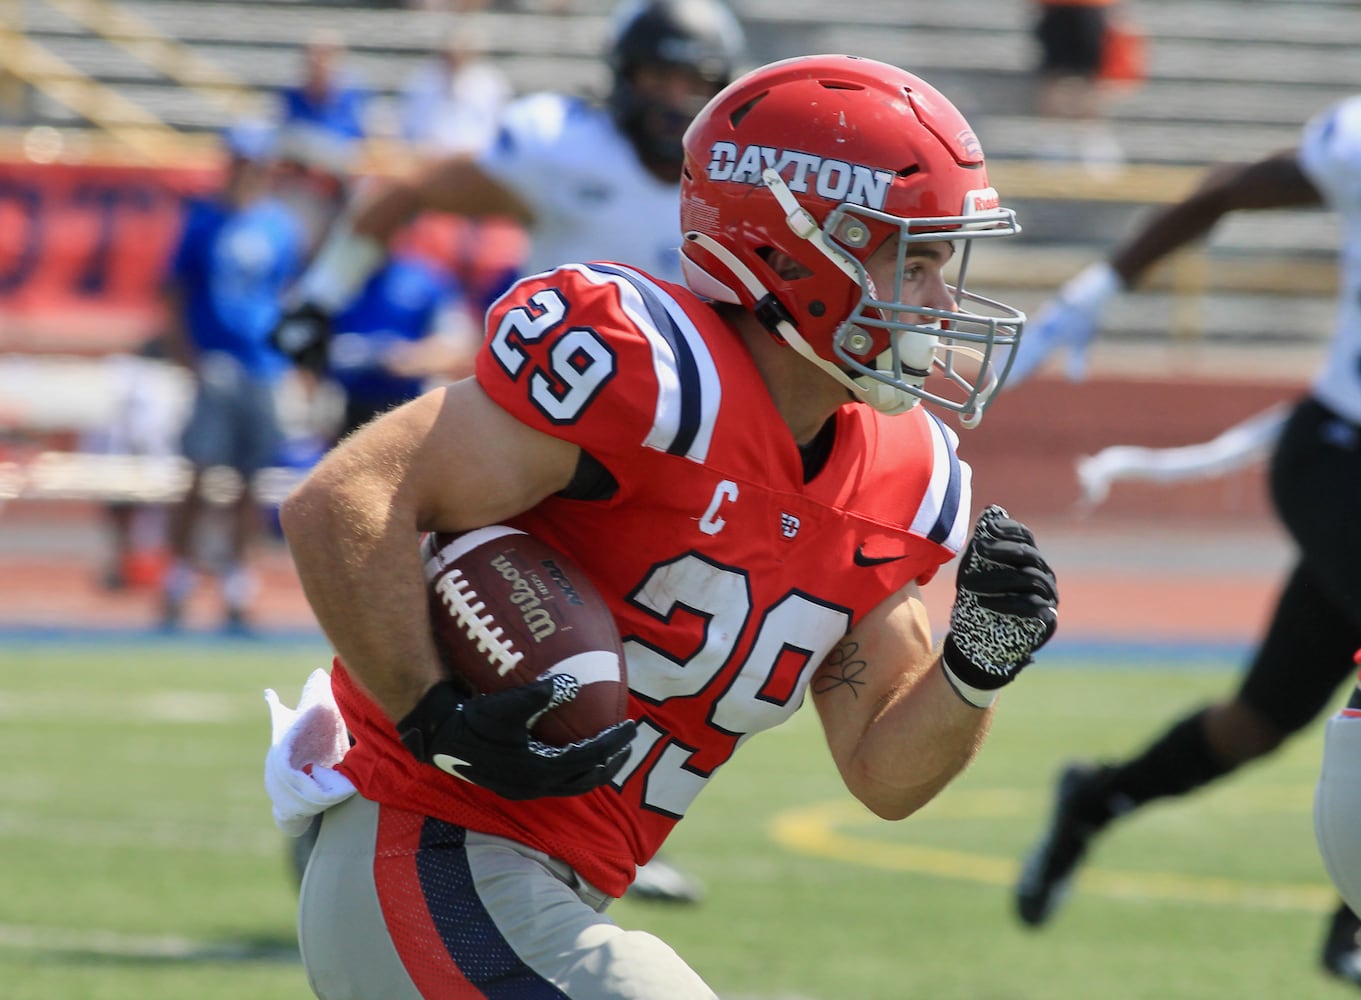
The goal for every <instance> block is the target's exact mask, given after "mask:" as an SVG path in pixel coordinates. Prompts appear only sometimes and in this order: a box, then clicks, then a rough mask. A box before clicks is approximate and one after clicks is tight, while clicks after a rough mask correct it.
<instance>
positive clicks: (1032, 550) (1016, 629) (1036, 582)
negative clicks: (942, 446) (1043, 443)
mask: <svg viewBox="0 0 1361 1000" xmlns="http://www.w3.org/2000/svg"><path fill="white" fill-rule="evenodd" d="M955 590H956V592H957V593H956V595H955V606H954V608H953V609H952V610H951V612H950V631H949V632H948V633H946V636H945V647H944V650H943V651H942V652H941V658H940V662H941V667H942V668H943V669H944V670H945V676H946V677H947V678H948V679H949V681H950V683H951V684H952V685H954V688H955V691H956V692H958V694H959V696H960V697H961V698H963V699H964V700H965V701H967V702H969V703H970V704H971V705H976V706H977V707H979V708H987V707H988V706H989V705H991V704H992V701H993V699H994V698H995V697H996V696H997V690H998V689H999V688H1001V687H1002V686H1003V685H1005V684H1009V683H1010V682H1011V681H1012V680H1013V679H1014V678H1015V677H1016V675H1017V674H1018V673H1020V672H1021V669H1022V668H1023V667H1024V666H1025V665H1026V664H1027V663H1029V662H1030V660H1031V654H1033V653H1034V652H1035V650H1037V649H1039V648H1040V647H1041V646H1043V645H1044V644H1045V643H1046V642H1048V641H1049V637H1050V636H1052V635H1053V634H1054V629H1055V628H1057V627H1058V603H1059V594H1058V582H1057V581H1056V580H1055V578H1054V571H1053V570H1052V569H1050V568H1049V564H1048V563H1047V562H1045V561H1044V557H1043V556H1042V555H1040V550H1039V549H1037V548H1036V547H1035V537H1034V536H1033V535H1032V534H1031V533H1030V529H1029V528H1027V527H1026V526H1025V525H1024V524H1022V523H1021V522H1020V521H1016V520H1013V519H1012V518H1011V517H1010V516H1009V515H1008V514H1007V512H1006V511H1005V510H1003V509H1002V508H1001V507H998V506H997V505H996V504H994V505H992V506H991V507H989V508H988V509H987V510H985V511H983V513H981V514H980V515H978V522H977V524H975V525H974V533H973V538H972V539H970V540H969V545H968V547H967V548H966V549H965V550H964V554H963V555H962V556H961V557H960V560H959V572H958V574H957V575H956V577H955Z"/></svg>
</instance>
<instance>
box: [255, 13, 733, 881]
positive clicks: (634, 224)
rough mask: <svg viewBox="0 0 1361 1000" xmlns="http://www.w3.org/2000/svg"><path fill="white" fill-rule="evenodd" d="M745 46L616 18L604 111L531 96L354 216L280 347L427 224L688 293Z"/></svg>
mask: <svg viewBox="0 0 1361 1000" xmlns="http://www.w3.org/2000/svg"><path fill="white" fill-rule="evenodd" d="M745 46H746V40H745V37H744V35H743V32H742V28H741V26H740V24H739V23H738V21H737V19H736V18H735V17H734V15H733V14H732V12H731V11H730V10H729V9H728V8H727V7H726V6H724V5H723V4H722V3H721V2H719V0H651V2H646V3H630V4H628V5H626V6H624V7H622V8H621V9H620V11H619V12H618V13H617V15H616V17H615V22H614V25H613V27H612V33H611V37H610V40H609V44H608V50H607V60H608V62H609V66H610V70H611V73H612V77H613V83H612V86H611V89H610V93H609V95H608V98H607V100H606V101H604V102H602V103H594V102H591V101H589V100H586V99H585V98H582V97H577V96H570V95H566V94H560V93H539V94H532V95H529V96H526V97H524V98H521V99H520V100H518V101H515V102H514V103H512V104H511V105H510V107H509V108H508V109H507V111H506V113H505V117H504V119H503V121H502V123H501V128H500V131H499V134H498V137H497V139H496V141H495V142H494V143H493V144H492V145H491V146H490V147H489V148H488V149H486V150H484V151H482V152H480V153H477V154H461V155H453V156H450V157H447V158H443V159H439V160H436V161H434V162H432V163H430V164H428V165H427V166H425V167H424V168H423V169H422V170H420V171H419V172H418V173H416V174H415V176H414V177H412V178H410V179H407V180H404V181H401V182H397V183H393V184H390V185H388V186H386V187H384V188H382V189H380V190H378V191H376V192H375V194H374V195H372V196H370V197H368V198H367V199H365V200H363V201H362V202H361V203H360V204H358V205H356V206H354V210H353V212H352V213H351V215H350V217H349V219H348V220H347V222H346V223H345V224H344V225H341V226H338V227H337V228H336V229H334V230H333V231H332V233H331V236H330V238H329V239H328V240H327V242H326V245H325V246H324V247H323V248H322V250H321V252H320V253H319V254H318V257H317V260H316V261H315V262H314V264H313V265H312V266H311V267H309V268H308V271H307V274H306V275H305V276H304V277H303V279H302V280H301V281H300V282H299V284H298V287H297V289H296V291H295V294H294V295H293V296H292V297H291V299H292V304H291V307H290V309H289V310H288V314H287V316H286V317H285V320H284V322H283V323H282V324H281V326H280V328H279V330H278V331H277V332H276V338H277V342H278V344H279V346H280V347H281V349H283V350H284V351H285V352H286V353H288V354H289V355H290V356H292V357H294V358H295V359H298V360H299V361H300V362H302V363H304V364H306V363H309V359H310V360H311V363H316V359H317V358H318V357H319V356H323V355H324V352H325V347H324V345H325V343H326V341H327V340H328V339H329V338H330V337H331V335H332V331H333V329H334V327H333V317H334V316H335V315H336V314H337V313H338V312H339V311H340V310H341V309H342V308H344V306H345V304H346V303H348V302H350V301H351V300H352V299H353V298H354V296H355V295H356V294H357V291H358V289H359V288H360V287H361V286H362V285H363V283H364V281H365V280H367V278H368V275H369V274H370V273H372V271H373V269H374V268H375V267H377V266H378V264H379V262H380V261H381V260H382V259H383V257H384V256H385V254H386V246H387V244H388V242H389V241H390V240H391V239H392V238H393V236H394V235H395V234H396V233H397V232H398V230H399V229H401V227H402V226H404V225H405V224H406V223H407V222H409V221H410V220H411V219H412V218H414V217H415V216H416V215H417V214H418V213H419V212H421V211H427V210H437V211H444V212H451V213H455V214H457V215H461V216H465V217H474V218H477V217H481V218H485V217H491V216H505V217H510V218H514V219H518V220H519V221H520V222H522V223H523V224H524V225H525V226H526V227H527V228H528V230H529V233H530V237H531V239H530V249H529V253H528V258H527V259H526V261H525V264H524V272H525V273H528V274H533V273H538V272H539V271H543V270H547V269H550V268H553V267H556V266H558V265H560V264H563V263H565V262H572V261H592V260H611V261H619V262H622V263H627V264H633V265H636V266H639V267H642V268H644V269H646V270H647V271H649V272H650V273H652V274H654V275H656V276H657V277H659V278H662V279H664V280H667V281H679V280H680V279H681V274H680V253H679V247H680V242H681V233H680V225H679V220H678V219H677V215H676V205H677V202H678V200H679V197H680V172H681V164H682V161H683V159H684V150H683V147H682V144H681V139H682V136H683V135H684V133H685V129H686V127H687V126H688V125H689V124H690V121H691V120H692V119H693V117H694V116H695V114H697V113H698V112H699V110H700V109H701V108H702V107H703V106H704V104H705V102H706V101H708V100H709V99H710V98H711V97H713V96H714V95H715V94H717V93H718V91H719V90H721V89H722V88H723V87H724V86H725V85H726V84H727V83H728V82H729V81H730V80H731V79H732V77H733V76H734V74H735V71H736V70H737V69H738V68H739V64H740V63H741V61H742V60H743V59H744V58H745V55H744V53H745ZM630 891H631V893H632V894H633V895H634V896H635V897H641V898H651V899H661V900H677V901H689V900H693V899H695V898H697V896H698V892H699V890H698V887H697V886H696V885H695V884H694V883H693V882H692V881H691V880H689V879H688V878H686V877H685V876H684V875H682V873H680V872H679V871H677V870H676V869H674V868H672V867H671V866H670V865H667V864H666V863H665V862H662V861H658V860H654V861H653V862H652V863H651V864H649V865H647V866H645V867H644V868H643V869H642V870H641V871H640V873H639V877H638V879H637V880H636V881H635V882H634V884H633V887H632V889H631V890H630Z"/></svg>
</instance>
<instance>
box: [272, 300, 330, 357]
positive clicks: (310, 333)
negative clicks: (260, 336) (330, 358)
mask: <svg viewBox="0 0 1361 1000" xmlns="http://www.w3.org/2000/svg"><path fill="white" fill-rule="evenodd" d="M332 332H333V331H332V329H331V317H330V315H329V314H328V313H326V312H325V311H324V310H323V309H322V308H321V307H320V306H317V305H315V304H313V303H311V302H304V303H302V304H301V305H297V306H293V307H291V308H290V309H288V310H287V311H286V312H285V313H284V315H283V318H282V319H280V320H279V323H278V325H277V326H275V327H274V330H273V331H272V332H271V333H270V335H269V339H270V342H271V343H272V344H273V345H274V346H275V348H276V349H278V351H279V353H280V354H283V355H284V356H285V357H287V358H288V359H289V360H290V361H292V362H293V363H294V364H295V365H297V366H298V367H299V368H305V369H307V370H308V371H313V372H322V371H325V370H326V364H327V349H328V348H329V346H330V343H331V334H332Z"/></svg>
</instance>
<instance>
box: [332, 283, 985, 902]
mask: <svg viewBox="0 0 1361 1000" xmlns="http://www.w3.org/2000/svg"><path fill="white" fill-rule="evenodd" d="M488 330H489V332H490V335H489V337H488V339H487V342H486V344H485V345H484V346H483V348H482V351H481V354H480V355H479V357H478V362H477V379H478V380H479V382H480V383H481V385H482V387H483V388H484V389H485V390H486V391H487V393H489V394H490V395H491V397H492V398H493V399H494V400H496V402H497V403H499V404H500V405H501V406H503V407H505V408H506V410H508V411H509V412H511V413H513V414H514V415H515V416H516V417H517V418H519V419H520V420H522V421H524V422H525V423H526V424H528V425H530V426H532V427H535V428H537V429H539V430H542V431H544V432H546V433H548V434H552V435H555V436H557V437H561V438H564V439H566V440H569V441H572V442H574V443H576V444H578V445H580V446H581V447H582V448H583V449H584V450H585V451H587V452H589V453H590V454H591V455H592V456H593V457H594V458H595V459H596V460H597V461H598V462H599V463H600V464H601V465H602V466H603V467H604V468H605V469H606V470H607V471H608V472H609V473H610V475H611V476H612V477H613V479H614V481H615V483H616V484H617V487H616V489H615V490H614V492H613V493H612V494H611V495H610V496H608V497H607V498H604V499H593V500H569V499H564V498H562V497H552V498H549V499H548V500H546V501H544V502H543V503H541V504H540V505H539V506H537V507H535V508H534V509H533V510H530V511H527V512H526V513H525V514H523V515H521V516H520V517H518V518H515V519H514V520H513V521H512V522H511V523H513V524H514V525H515V526H516V527H518V528H522V529H524V530H525V531H528V532H530V533H531V534H534V535H536V536H538V537H539V538H541V539H543V540H544V541H546V542H548V543H550V544H552V545H555V546H557V547H559V548H561V549H562V550H563V551H564V552H566V553H568V554H570V555H571V556H572V557H573V558H574V559H575V560H576V561H577V562H578V563H579V564H580V565H581V567H582V569H583V570H584V571H585V572H586V573H588V574H589V575H590V577H591V579H592V580H593V582H594V583H595V584H596V585H597V587H599V589H600V591H601V592H602V593H603V594H604V595H605V596H606V598H607V599H608V600H609V601H610V603H611V606H612V609H613V611H614V615H615V618H616V620H617V622H618V625H619V632H620V635H621V636H622V637H623V640H624V648H625V651H626V654H627V661H628V680H629V688H630V690H631V692H632V694H631V697H630V714H631V716H632V717H633V718H634V719H636V720H637V722H638V736H637V738H636V740H635V741H634V744H633V748H632V752H631V754H630V757H629V760H628V762H627V764H626V765H625V767H624V769H623V770H622V771H621V772H620V773H619V775H618V777H617V778H616V779H615V780H614V782H613V784H612V785H610V786H606V787H604V788H601V789H597V790H595V791H593V792H590V793H588V794H586V795H583V796H579V797H576V798H569V799H543V800H536V801H530V802H510V801H506V800H504V799H502V798H500V797H499V796H496V795H494V794H492V793H491V792H488V791H485V790H484V789H482V788H479V787H477V786H474V785H471V784H469V783H467V782H464V781H460V780H458V779H454V778H450V777H448V776H446V775H441V774H439V773H438V772H436V771H435V770H434V769H433V768H430V767H428V766H426V765H422V764H418V763H417V762H416V761H415V760H414V759H412V757H411V756H410V755H409V754H408V753H407V752H406V750H405V749H404V748H403V747H402V746H401V744H400V743H398V741H397V737H396V733H395V731H394V728H393V726H392V724H391V723H390V722H388V721H387V719H386V718H385V717H384V716H383V714H382V713H381V712H380V711H379V710H378V709H377V708H376V706H374V705H373V704H372V702H371V701H369V699H368V698H367V697H365V696H364V694H363V693H362V691H361V690H360V689H359V688H358V687H357V686H356V685H355V683H354V682H353V680H352V679H351V678H350V677H349V676H348V675H347V674H346V673H345V672H344V670H343V668H337V669H336V671H335V689H336V694H337V698H338V700H339V703H340V706H341V708H342V710H343V712H344V714H345V718H346V721H347V722H348V724H349V726H350V729H351V734H352V735H353V736H354V738H355V739H356V741H357V742H356V744H355V746H354V748H353V749H352V750H351V752H350V753H349V755H348V756H347V757H346V758H345V761H344V763H343V765H342V767H341V770H342V771H344V773H345V774H347V775H348V776H349V777H350V778H351V779H352V780H353V781H354V782H355V784H356V785H357V786H358V788H359V790H360V791H361V792H362V793H363V794H364V795H365V796H367V797H368V798H371V799H376V800H378V801H380V802H385V803H388V804H391V805H395V806H399V807H402V808H405V809H410V810H414V811H418V812H423V813H425V814H428V815H432V816H437V817H439V818H441V819H445V820H448V821H450V822H454V823H458V824H460V825H463V826H467V827H469V828H472V829H476V830H481V831H484V832H487V833H493V834H499V835H502V836H507V837H513V838H515V839H517V840H520V841H522V842H524V843H527V844H529V845H531V846H533V847H535V848H537V849H539V850H542V851H544V852H546V853H548V854H550V855H553V856H555V857H558V858H561V859H563V860H565V861H566V862H568V863H569V864H571V865H572V866H573V867H574V868H575V869H576V870H577V871H578V872H580V873H581V875H582V876H583V877H584V878H586V879H588V880H589V881H590V882H591V883H593V884H594V885H596V886H597V887H598V888H600V889H602V890H604V891H605V892H608V893H611V894H613V895H621V894H622V893H623V891H624V890H625V888H626V887H627V886H628V883H629V881H630V880H631V879H632V877H633V871H634V865H635V863H639V862H643V861H646V860H647V859H648V858H650V857H651V856H652V855H653V853H654V852H655V851H656V850H657V848H658V847H659V846H660V845H661V843H662V841H663V840H664V839H665V837H666V835H667V833H668V832H669V831H670V830H671V828H672V826H673V825H674V824H675V823H676V821H677V820H678V819H680V817H681V816H683V815H684V814H685V811H686V809H687V808H688V807H689V805H690V803H691V801H693V799H694V797H695V796H696V795H697V794H698V793H699V791H700V789H702V788H703V787H704V784H705V783H706V782H707V781H708V780H709V778H710V776H712V775H713V773H714V772H715V771H716V770H717V769H718V768H719V767H720V766H721V765H722V764H723V763H724V762H725V761H727V760H728V758H729V757H730V756H732V753H733V751H734V750H735V749H736V748H737V747H738V745H739V744H740V743H742V742H743V740H745V739H746V737H747V736H749V735H750V734H752V733H755V732H758V731H760V730H763V729H768V728H770V727H771V726H774V725H777V724H779V723H780V722H783V721H784V720H785V719H787V718H788V717H789V716H790V715H791V714H792V713H793V712H794V710H795V709H797V708H798V707H799V705H800V704H801V703H802V702H803V698H804V691H805V688H806V687H807V685H808V681H809V678H810V676H811V675H812V673H813V671H814V670H815V669H816V667H817V666H818V664H819V663H820V662H821V661H822V659H823V658H824V657H825V656H826V655H827V653H828V652H830V651H831V649H832V647H833V646H834V645H835V644H836V643H837V642H838V641H839V640H840V639H841V638H842V637H843V636H844V635H845V634H846V632H847V631H848V630H849V629H850V628H851V626H852V625H853V624H854V623H855V622H857V621H859V620H860V618H861V617H862V616H863V615H864V614H865V613H866V612H868V611H869V610H870V609H872V608H874V607H875V606H876V605H878V604H879V603H880V602H882V601H883V600H884V599H885V598H886V597H888V596H889V595H890V594H892V593H893V592H895V591H897V590H899V589H900V588H902V587H903V586H904V585H906V584H907V583H908V582H909V581H913V580H916V581H918V582H922V583H925V582H926V581H927V580H929V579H930V578H931V577H932V576H933V575H934V574H935V572H936V570H937V569H938V568H939V567H940V565H941V564H942V563H944V562H946V561H948V560H949V559H950V558H951V557H952V556H954V555H955V554H956V553H957V552H958V551H959V548H960V546H961V545H962V544H963V542H964V539H965V535H966V533H967V530H968V518H969V505H970V492H969V488H970V482H969V469H968V466H967V465H965V464H964V463H963V462H961V461H960V460H959V458H958V457H957V456H956V454H955V443H956V441H955V436H954V434H953V432H952V431H951V430H950V429H949V428H947V427H946V426H945V425H944V424H943V423H941V422H940V421H939V420H938V419H937V418H936V417H935V416H934V415H932V414H931V413H929V412H928V411H927V410H925V409H924V408H923V407H920V406H918V407H916V408H914V409H913V410H910V411H909V412H907V413H906V414H903V415H901V416H896V417H891V418H890V417H884V416H882V415H880V414H878V413H876V412H874V411H873V410H872V409H871V408H869V407H867V406H864V405H861V404H847V405H846V406H843V407H842V408H841V409H840V410H839V411H838V412H837V413H836V416H835V420H836V428H835V440H834V443H833V444H832V447H831V451H830V454H829V455H828V457H827V460H826V463H825V464H824V466H823V467H822V469H821V470H820V471H819V472H818V474H817V475H816V476H815V477H814V478H813V479H812V481H811V482H807V483H805V482H804V479H803V466H802V461H801V459H800V455H799V451H798V448H797V446H796V444H795V442H794V439H793V437H792V435H791V434H790V432H789V429H788V427H787V426H786V425H785V423H784V421H783V420H782V419H781V417H780V415H779V413H778V412H777V411H776V409H775V406H774V403H773V402H772V400H771V399H770V396H769V395H768V393H767V392H766V389H765V386H764V384H763V383H762V381H761V378H760V376H759V375H758V373H757V371H756V368H755V366H754V364H753V362H752V359H751V356H750V354H749V353H748V352H747V350H746V348H745V346H744V345H743V343H742V341H741V339H740V338H739V337H738V336H737V335H736V334H735V333H734V332H733V331H732V330H731V329H730V328H729V327H728V326H727V325H726V324H725V323H724V322H723V321H722V320H721V319H720V318H719V317H718V315H717V313H715V311H714V310H713V309H712V307H711V306H709V305H708V304H706V303H705V302H704V301H703V300H702V299H700V298H698V297H696V296H695V295H693V294H692V293H690V292H689V291H687V290H686V289H684V288H682V287H680V286H677V285H670V284H665V283H661V282H658V281H656V280H654V279H652V278H650V277H648V276H647V275H645V274H643V273H642V272H639V271H636V270H633V269H630V268H627V267H624V266H621V265H616V264H591V265H571V266H568V267H564V268H561V269H559V270H556V271H551V272H547V273H544V274H540V275H535V276H533V277H530V278H527V279H525V280H524V281H522V282H520V283H519V284H518V285H516V286H515V287H514V288H512V289H511V290H510V291H509V292H508V293H506V295H505V296H503V297H502V298H501V299H500V300H499V301H498V302H497V303H496V304H495V305H494V306H493V307H492V309H491V310H490V312H489V314H488ZM469 430H470V432H475V431H474V429H472V428H470V429H469ZM459 474H461V475H466V474H467V472H466V470H464V471H461V472H460V473H459Z"/></svg>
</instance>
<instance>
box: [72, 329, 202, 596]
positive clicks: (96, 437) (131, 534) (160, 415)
mask: <svg viewBox="0 0 1361 1000" xmlns="http://www.w3.org/2000/svg"><path fill="white" fill-rule="evenodd" d="M104 364H105V366H106V368H107V371H108V380H109V384H110V389H111V392H112V395H113V399H114V403H113V410H112V412H111V413H110V414H109V416H108V420H107V421H105V422H104V423H102V424H101V425H100V426H99V428H98V429H97V430H94V431H92V432H90V433H88V434H86V435H84V436H83V438H82V440H81V450H82V451H86V452H92V453H94V454H98V455H117V456H128V457H133V458H137V459H168V458H170V457H172V456H174V455H175V454H176V453H177V442H176V440H175V439H176V429H177V428H178V426H179V423H180V421H181V414H180V408H179V405H178V404H179V399H178V395H177V394H176V393H174V392H170V391H167V388H168V387H167V383H166V378H165V372H166V368H167V366H166V364H165V341H164V339H163V338H160V337H153V338H152V339H150V340H149V341H147V343H146V344H145V345H143V347H142V349H141V350H140V351H138V352H137V353H136V354H110V355H109V356H108V357H107V358H106V359H105V362H104ZM165 515H166V507H165V504H163V503H147V502H144V501H140V500H136V499H132V498H129V499H121V500H114V501H111V502H110V503H107V504H106V505H105V506H104V519H105V522H106V523H107V525H108V529H109V541H110V550H109V559H108V562H107V563H106V565H105V569H104V572H103V577H102V581H101V582H102V583H103V585H104V586H105V587H106V588H108V589H109V590H122V589H124V588H128V587H150V588H153V589H155V588H159V587H160V585H161V578H162V576H163V575H164V572H165V566H166V561H167V552H166V516H165Z"/></svg>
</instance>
